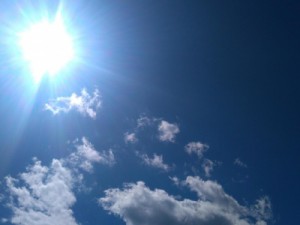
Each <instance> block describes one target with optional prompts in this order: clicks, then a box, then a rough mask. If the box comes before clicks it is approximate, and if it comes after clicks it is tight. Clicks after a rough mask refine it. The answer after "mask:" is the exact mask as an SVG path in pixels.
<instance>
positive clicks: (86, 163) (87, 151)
mask: <svg viewBox="0 0 300 225" xmlns="http://www.w3.org/2000/svg"><path fill="white" fill-rule="evenodd" d="M81 141H82V143H81V144H76V150H77V151H76V152H74V153H72V154H71V155H70V157H69V159H68V160H69V161H70V162H71V163H72V164H76V165H77V166H79V167H80V168H81V169H83V170H85V171H87V172H92V170H93V163H101V164H106V165H110V166H111V165H113V164H114V163H115V156H114V154H113V152H112V150H111V149H110V150H108V151H102V152H98V151H96V149H95V148H94V146H93V145H92V143H91V142H89V141H88V139H87V138H86V137H83V138H82V139H81Z"/></svg>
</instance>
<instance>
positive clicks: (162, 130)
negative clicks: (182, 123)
mask: <svg viewBox="0 0 300 225" xmlns="http://www.w3.org/2000/svg"><path fill="white" fill-rule="evenodd" d="M158 132H159V140H161V141H165V142H175V137H176V135H177V134H178V133H179V127H178V125H177V124H175V123H169V122H167V121H165V120H162V121H161V122H160V124H159V126H158Z"/></svg>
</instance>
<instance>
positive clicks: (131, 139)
mask: <svg viewBox="0 0 300 225" xmlns="http://www.w3.org/2000/svg"><path fill="white" fill-rule="evenodd" d="M124 141H125V143H126V144H127V143H136V142H137V141H138V139H137V137H136V135H135V133H128V132H126V133H125V134H124Z"/></svg>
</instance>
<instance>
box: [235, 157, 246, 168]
mask: <svg viewBox="0 0 300 225" xmlns="http://www.w3.org/2000/svg"><path fill="white" fill-rule="evenodd" d="M233 164H234V165H237V166H239V167H243V168H247V167H248V166H247V164H246V163H244V162H243V161H242V160H240V159H239V158H236V159H235V160H234V162H233Z"/></svg>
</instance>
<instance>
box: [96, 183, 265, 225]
mask: <svg viewBox="0 0 300 225" xmlns="http://www.w3.org/2000/svg"><path fill="white" fill-rule="evenodd" d="M184 183H185V185H187V186H188V187H189V188H190V189H191V190H192V191H195V192H196V193H197V194H198V196H199V199H198V200H190V199H183V200H178V199H176V198H175V197H174V196H172V195H169V194H168V193H167V192H166V191H164V190H161V189H155V190H151V189H150V188H148V187H147V186H146V185H145V183H144V182H142V181H139V182H137V183H130V184H126V185H125V186H124V188H123V189H119V188H112V189H108V190H106V191H105V196H104V197H102V198H100V199H99V204H100V205H101V206H102V207H103V208H104V209H105V210H107V211H109V212H110V213H113V214H115V215H118V216H120V217H121V218H122V219H123V220H124V222H125V223H126V225H153V224H155V225H166V224H172V225H194V224H197V225H215V224H222V225H263V224H266V220H265V219H266V218H263V217H260V216H257V215H256V214H255V213H253V210H254V211H257V210H256V209H253V207H252V208H251V207H250V208H249V207H245V206H241V205H239V203H238V202H237V201H236V200H235V199H234V198H233V197H231V196H229V195H228V194H226V193H225V192H224V190H223V188H222V186H220V185H219V184H218V183H216V182H214V181H203V180H201V179H200V178H199V177H187V179H186V180H185V181H184ZM254 208H255V207H254ZM268 218H269V217H268Z"/></svg>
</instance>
